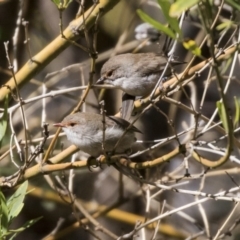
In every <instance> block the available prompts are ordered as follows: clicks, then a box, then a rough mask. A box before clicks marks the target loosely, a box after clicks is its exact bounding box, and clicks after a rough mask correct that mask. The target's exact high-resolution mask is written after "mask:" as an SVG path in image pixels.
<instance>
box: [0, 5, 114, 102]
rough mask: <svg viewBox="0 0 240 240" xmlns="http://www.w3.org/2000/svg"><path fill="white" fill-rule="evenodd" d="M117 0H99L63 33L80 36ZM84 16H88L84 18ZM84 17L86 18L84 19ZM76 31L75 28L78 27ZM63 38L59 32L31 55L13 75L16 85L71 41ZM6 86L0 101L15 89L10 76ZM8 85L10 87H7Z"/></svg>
mask: <svg viewBox="0 0 240 240" xmlns="http://www.w3.org/2000/svg"><path fill="white" fill-rule="evenodd" d="M118 2H119V0H100V1H99V4H98V5H97V6H96V7H95V8H94V10H92V8H90V9H88V11H87V12H86V13H84V16H80V17H78V18H77V19H75V20H74V21H72V22H71V23H70V24H69V25H68V27H67V28H66V29H65V30H64V31H63V35H64V36H65V37H66V38H67V39H68V40H70V41H75V40H77V39H79V38H80V37H81V35H82V34H83V32H84V29H89V28H91V27H92V26H93V24H94V22H95V20H96V17H97V16H98V14H99V12H100V11H101V16H103V15H104V14H105V13H107V12H108V11H109V10H110V9H112V8H113V7H114V6H115V5H116V4H117V3H118ZM86 16H88V17H87V18H86ZM85 18H86V19H85ZM79 26H81V27H80V29H78V31H76V29H77V28H78V27H79ZM68 40H66V39H64V38H63V37H62V36H61V34H60V35H59V36H58V37H56V38H55V39H54V40H53V41H52V42H51V43H49V44H48V45H47V46H46V47H45V48H44V49H43V50H42V51H40V52H39V53H38V54H36V55H35V56H33V58H32V59H33V61H30V60H29V61H28V62H27V63H26V64H25V65H24V66H23V67H22V68H21V69H20V70H19V71H18V72H17V73H16V75H15V77H16V82H17V85H18V87H21V86H23V85H24V84H26V83H27V82H29V81H30V80H31V78H32V77H33V76H35V74H36V73H38V72H40V71H41V70H42V69H43V68H44V67H45V66H47V64H49V62H51V61H52V60H53V59H54V58H56V57H57V56H58V55H59V54H60V53H61V52H62V51H63V50H64V49H66V48H67V47H68V46H69V45H70V44H71V42H70V41H68ZM4 85H5V86H8V87H5V86H4V87H2V88H0V103H1V102H2V101H3V100H4V99H5V97H6V95H7V94H9V93H10V89H11V90H15V88H16V85H15V83H14V79H13V78H11V79H10V80H9V81H8V82H6V83H5V84H4ZM9 87H10V89H9Z"/></svg>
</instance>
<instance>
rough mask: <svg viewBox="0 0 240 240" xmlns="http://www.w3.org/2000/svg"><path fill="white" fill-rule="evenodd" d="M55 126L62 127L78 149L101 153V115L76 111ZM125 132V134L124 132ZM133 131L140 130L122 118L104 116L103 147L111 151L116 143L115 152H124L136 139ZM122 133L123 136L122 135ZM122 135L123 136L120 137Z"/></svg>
mask: <svg viewBox="0 0 240 240" xmlns="http://www.w3.org/2000/svg"><path fill="white" fill-rule="evenodd" d="M54 126H55V127H62V128H63V130H64V132H65V133H66V135H67V138H68V140H69V141H70V142H71V143H73V144H74V145H76V146H77V147H79V149H80V150H82V151H84V152H86V153H88V154H89V155H91V156H93V157H98V156H99V155H101V154H103V149H102V142H103V131H104V130H103V129H104V128H103V127H104V124H103V116H102V115H100V114H96V113H90V112H78V113H75V114H70V115H68V116H67V117H65V118H64V119H63V121H62V122H60V123H55V124H54ZM125 132H126V134H124V133H125ZM135 132H140V130H138V129H137V128H136V127H134V126H131V127H130V123H129V122H128V121H126V120H124V119H122V118H118V117H114V116H106V117H105V141H104V149H105V151H106V152H112V151H113V149H114V147H115V145H116V143H117V142H118V140H119V139H120V138H121V141H120V142H119V144H118V145H117V148H116V150H115V153H125V152H126V151H127V150H129V149H131V146H132V145H133V143H134V142H135V141H136V138H135ZM123 134H124V136H123ZM122 136H123V137H122Z"/></svg>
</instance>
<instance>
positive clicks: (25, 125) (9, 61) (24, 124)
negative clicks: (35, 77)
mask: <svg viewBox="0 0 240 240" xmlns="http://www.w3.org/2000/svg"><path fill="white" fill-rule="evenodd" d="M8 44H9V42H4V47H5V51H6V58H7V61H8V68H9V69H10V71H11V72H12V79H13V83H14V86H15V88H16V95H17V101H19V104H20V112H21V117H22V122H23V128H24V137H25V141H26V146H25V160H26V161H27V159H28V143H27V140H28V135H27V123H26V117H25V113H24V109H23V101H22V98H21V95H20V92H19V88H18V85H17V79H16V75H15V73H14V70H13V65H12V63H11V60H10V56H9V52H8ZM5 89H8V88H5ZM0 90H1V89H0ZM8 90H9V89H8ZM20 159H21V155H20ZM21 160H23V159H21Z"/></svg>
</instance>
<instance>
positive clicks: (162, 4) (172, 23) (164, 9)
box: [158, 0, 182, 36]
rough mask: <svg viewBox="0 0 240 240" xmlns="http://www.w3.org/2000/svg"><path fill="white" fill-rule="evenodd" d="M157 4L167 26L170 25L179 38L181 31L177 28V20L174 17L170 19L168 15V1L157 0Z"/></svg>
mask: <svg viewBox="0 0 240 240" xmlns="http://www.w3.org/2000/svg"><path fill="white" fill-rule="evenodd" d="M158 4H159V5H160V7H161V9H162V12H163V14H164V17H165V18H166V20H167V22H168V24H169V25H170V27H171V28H172V29H173V30H174V31H175V32H176V33H178V34H179V36H181V35H182V33H181V30H180V28H179V24H178V19H177V18H176V17H171V16H170V15H169V11H170V7H171V3H170V2H169V0H158Z"/></svg>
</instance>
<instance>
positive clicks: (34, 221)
mask: <svg viewBox="0 0 240 240" xmlns="http://www.w3.org/2000/svg"><path fill="white" fill-rule="evenodd" d="M41 218H42V217H38V218H35V219H32V220H29V221H27V222H26V223H24V225H23V226H22V227H20V228H18V229H12V230H9V232H10V233H11V234H12V233H14V234H13V236H11V238H9V240H11V239H13V238H14V237H15V236H16V235H17V234H18V233H20V232H22V231H24V230H25V229H27V228H29V227H31V226H32V225H33V224H35V223H36V222H37V221H39V220H40V219H41Z"/></svg>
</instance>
